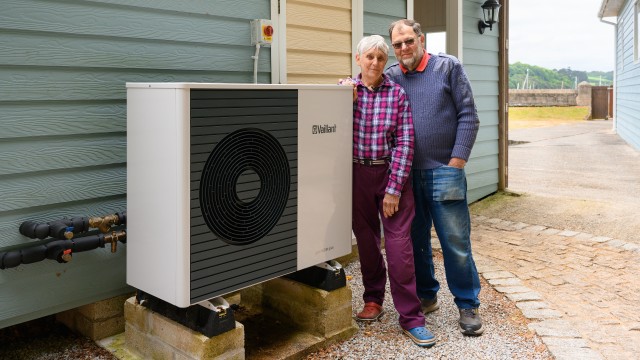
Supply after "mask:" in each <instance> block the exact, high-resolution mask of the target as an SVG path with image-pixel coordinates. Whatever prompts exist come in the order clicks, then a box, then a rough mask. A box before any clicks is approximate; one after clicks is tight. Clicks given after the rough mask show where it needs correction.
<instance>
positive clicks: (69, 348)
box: [0, 251, 553, 360]
mask: <svg viewBox="0 0 640 360" xmlns="http://www.w3.org/2000/svg"><path fill="white" fill-rule="evenodd" d="M434 257H435V259H436V261H435V265H436V276H437V278H438V280H440V283H441V290H440V292H439V294H438V298H439V300H440V309H439V310H437V311H435V312H433V313H431V314H429V315H427V327H428V328H429V330H431V331H432V332H433V333H434V334H435V335H436V339H437V343H436V345H435V346H433V347H431V348H429V349H423V348H420V347H418V346H416V345H414V344H413V342H411V340H409V339H408V338H407V337H406V335H404V334H403V333H402V330H401V329H400V326H399V325H398V313H397V312H396V310H395V308H394V307H393V301H392V300H391V296H390V295H389V294H390V291H389V289H388V285H387V295H388V296H387V301H386V302H385V304H384V308H385V312H386V313H385V314H384V316H383V317H382V319H381V321H379V322H374V323H358V326H359V328H360V330H359V331H358V332H357V333H356V334H355V336H353V337H352V338H351V339H349V340H347V341H343V342H341V343H338V344H335V345H333V346H330V347H328V348H326V349H323V350H320V351H317V352H315V353H312V354H310V355H309V356H307V357H306V359H308V360H311V359H362V360H365V359H509V360H511V359H535V360H547V359H553V357H552V356H551V355H550V353H549V352H548V351H547V349H546V346H545V345H544V344H543V343H542V342H541V340H540V338H539V337H538V336H537V335H535V334H534V333H532V332H531V331H529V330H528V329H527V319H525V318H524V317H523V316H522V314H521V312H520V310H518V309H517V308H516V307H515V305H514V304H513V303H512V302H510V301H509V300H508V299H506V298H505V297H504V296H503V295H502V294H499V293H497V292H496V291H495V290H493V288H491V286H490V285H488V284H487V282H486V281H484V279H482V278H481V284H482V291H481V292H480V301H481V302H482V305H481V307H480V310H481V315H482V317H483V320H484V327H485V332H484V334H483V335H482V336H480V337H466V336H463V335H462V334H461V333H460V331H459V330H458V326H457V321H458V316H459V315H458V311H457V308H456V306H455V304H454V303H453V297H452V295H451V293H450V292H449V289H448V287H447V284H446V280H445V279H444V270H443V264H442V255H441V254H440V253H439V252H438V251H436V252H434ZM345 270H346V273H347V275H348V276H349V278H350V280H349V284H350V286H351V289H352V291H353V309H354V310H353V311H354V313H353V314H354V316H355V313H356V312H357V311H359V309H360V308H361V306H362V292H363V287H362V278H361V275H360V264H359V262H358V261H357V260H356V261H353V262H352V263H351V264H349V265H347V266H346V267H345ZM0 359H6V360H54V359H55V360H58V359H95V360H113V359H116V357H115V356H113V355H112V354H111V353H109V352H108V351H107V350H105V349H103V348H101V347H100V346H98V345H97V344H95V343H94V342H93V341H91V340H90V339H88V338H85V337H82V336H79V335H77V334H74V333H73V332H71V331H69V330H67V329H66V328H65V327H64V326H63V325H61V324H59V323H56V322H55V318H54V317H53V316H50V317H45V318H42V319H38V320H35V321H32V322H27V323H24V324H20V325H17V326H13V327H9V328H5V329H1V330H0Z"/></svg>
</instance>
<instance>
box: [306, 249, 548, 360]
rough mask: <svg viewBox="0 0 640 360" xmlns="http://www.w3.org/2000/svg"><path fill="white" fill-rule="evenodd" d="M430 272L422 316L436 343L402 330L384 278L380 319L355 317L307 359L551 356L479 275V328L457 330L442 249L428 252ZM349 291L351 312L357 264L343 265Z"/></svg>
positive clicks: (357, 301) (357, 291)
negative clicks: (352, 331)
mask: <svg viewBox="0 0 640 360" xmlns="http://www.w3.org/2000/svg"><path fill="white" fill-rule="evenodd" d="M434 258H435V268H436V277H437V279H438V281H440V286H441V289H440V292H439V293H438V299H439V301H440V309H439V310H436V311H435V312H432V313H430V314H428V315H427V316H426V320H427V328H428V329H429V330H431V332H433V333H434V335H435V336H436V339H437V343H436V345H434V346H433V347H431V348H429V349H423V348H420V347H418V346H416V345H414V344H413V342H411V340H409V338H408V337H407V336H406V335H404V334H403V333H402V330H401V328H400V326H399V325H398V313H397V312H396V310H395V308H394V307H393V301H392V300H391V295H390V294H391V293H390V290H389V286H388V284H387V300H386V301H385V303H384V309H385V314H384V315H383V317H382V319H381V321H379V322H374V323H358V326H359V328H360V330H359V331H358V333H356V335H355V336H354V337H353V338H351V339H349V340H347V341H344V342H341V343H338V344H335V345H333V346H330V347H329V348H326V349H324V350H321V351H318V352H316V353H313V354H311V355H309V356H308V357H307V359H308V360H310V359H553V356H551V354H550V353H549V352H548V351H547V348H546V346H545V345H544V344H543V343H542V341H541V340H540V338H539V337H538V336H537V335H535V333H533V332H531V331H530V330H528V329H527V322H528V321H527V319H526V318H524V317H523V316H522V313H521V312H520V310H519V309H518V308H516V307H515V305H514V304H513V303H512V302H511V301H509V300H508V299H506V298H505V297H504V296H503V295H502V294H499V293H498V292H496V291H495V290H494V289H493V288H491V286H490V285H489V284H487V282H486V281H485V280H484V279H482V278H481V284H482V291H481V292H480V301H481V303H482V305H481V306H480V312H481V315H482V318H483V324H484V325H483V326H484V328H485V331H484V334H483V335H482V336H479V337H467V336H463V335H462V334H461V333H460V331H459V330H458V317H459V314H458V309H457V307H456V305H455V304H454V302H453V296H452V295H451V293H450V292H449V288H448V287H447V284H446V280H445V279H444V278H445V277H444V268H443V263H442V255H441V254H440V253H439V252H434ZM345 271H346V273H347V275H348V276H351V280H350V281H349V283H350V284H351V288H352V291H353V309H354V310H353V311H354V316H355V314H356V312H357V311H359V310H360V308H361V307H362V293H363V290H364V289H363V287H362V277H361V275H360V264H359V262H358V261H354V262H352V263H351V264H349V265H348V266H346V267H345Z"/></svg>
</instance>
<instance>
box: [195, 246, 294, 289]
mask: <svg viewBox="0 0 640 360" xmlns="http://www.w3.org/2000/svg"><path fill="white" fill-rule="evenodd" d="M287 255H289V256H294V257H295V253H294V254H293V255H291V252H290V251H288V250H287V248H286V247H284V248H279V249H274V250H270V251H268V252H253V253H251V254H250V256H251V257H250V258H249V254H238V253H235V254H228V255H227V257H228V259H227V257H225V258H223V259H220V260H222V261H224V262H221V263H219V264H216V266H212V267H205V268H202V269H198V270H195V267H194V270H193V272H192V275H191V276H192V279H191V282H192V284H193V286H199V281H200V280H201V279H203V278H205V277H212V276H213V277H215V276H224V272H226V271H230V270H236V269H238V268H244V269H249V268H250V267H251V266H257V265H256V264H260V263H262V262H265V261H271V260H274V259H283V258H285V257H286V256H287ZM196 265H197V264H196Z"/></svg>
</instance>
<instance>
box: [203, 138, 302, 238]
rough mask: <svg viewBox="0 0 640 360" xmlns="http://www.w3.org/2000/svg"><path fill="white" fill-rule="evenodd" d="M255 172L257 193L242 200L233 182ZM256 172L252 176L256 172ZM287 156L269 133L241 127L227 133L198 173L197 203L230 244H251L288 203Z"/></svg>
mask: <svg viewBox="0 0 640 360" xmlns="http://www.w3.org/2000/svg"><path fill="white" fill-rule="evenodd" d="M243 174H245V175H246V174H255V175H257V177H258V178H259V181H255V184H256V186H257V187H258V189H257V190H258V194H257V196H256V197H255V198H252V199H249V201H246V199H245V200H243V199H241V198H240V197H239V196H238V191H237V189H236V186H237V185H236V184H237V183H238V179H239V178H240V176H241V175H243ZM254 177H255V176H254ZM290 181H291V178H290V169H289V161H288V160H287V155H286V154H285V152H284V149H283V148H282V146H281V145H280V143H279V142H278V140H277V139H276V138H275V137H273V135H271V134H269V133H268V132H266V131H264V130H261V129H256V128H245V129H240V130H237V131H234V132H232V133H230V134H229V135H227V136H225V137H224V138H223V139H222V141H220V142H219V143H218V144H217V145H216V146H215V147H214V149H213V151H212V152H211V154H209V158H208V159H207V162H206V163H205V166H204V169H203V170H202V176H201V178H200V208H201V210H202V215H203V217H204V220H205V222H206V224H207V226H208V227H209V229H211V231H212V232H213V233H214V234H216V236H218V238H220V239H221V240H223V241H226V242H227V243H230V244H233V245H247V244H251V243H253V242H255V241H257V240H259V239H261V238H263V237H264V236H265V235H267V234H268V233H269V232H270V231H271V229H273V227H274V226H275V225H276V223H277V222H278V220H279V219H280V217H281V216H282V213H283V211H284V209H285V207H286V205H287V200H288V199H289V188H290Z"/></svg>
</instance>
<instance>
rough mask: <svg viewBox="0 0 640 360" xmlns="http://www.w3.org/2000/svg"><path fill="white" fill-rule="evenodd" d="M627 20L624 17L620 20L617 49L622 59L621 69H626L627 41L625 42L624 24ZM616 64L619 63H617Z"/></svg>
mask: <svg viewBox="0 0 640 360" xmlns="http://www.w3.org/2000/svg"><path fill="white" fill-rule="evenodd" d="M625 23H626V22H625V21H624V19H620V21H618V25H616V26H617V28H618V39H617V44H618V46H617V49H616V56H617V57H619V60H620V71H622V70H624V48H625V45H626V44H625V43H624V39H625V36H624V26H625ZM616 65H618V64H617V63H616Z"/></svg>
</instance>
